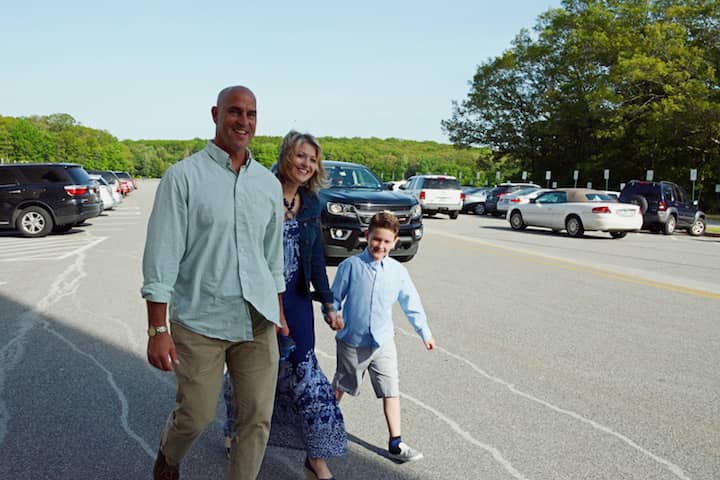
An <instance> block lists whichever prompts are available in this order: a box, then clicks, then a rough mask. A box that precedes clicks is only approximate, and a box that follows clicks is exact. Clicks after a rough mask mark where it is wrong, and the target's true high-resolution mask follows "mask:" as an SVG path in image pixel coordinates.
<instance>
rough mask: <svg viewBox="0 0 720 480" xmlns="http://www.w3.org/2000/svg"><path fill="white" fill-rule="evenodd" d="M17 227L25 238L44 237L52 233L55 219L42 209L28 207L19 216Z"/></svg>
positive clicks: (16, 222)
mask: <svg viewBox="0 0 720 480" xmlns="http://www.w3.org/2000/svg"><path fill="white" fill-rule="evenodd" d="M15 227H16V228H17V229H18V231H19V232H20V235H22V236H23V237H34V238H37V237H44V236H46V235H47V234H49V233H50V232H51V231H52V229H53V219H52V216H51V215H50V212H48V211H47V210H45V209H44V208H42V207H28V208H26V209H24V210H23V211H21V212H20V215H18V217H17V220H16V221H15Z"/></svg>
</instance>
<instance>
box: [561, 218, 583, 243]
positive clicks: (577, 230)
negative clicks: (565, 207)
mask: <svg viewBox="0 0 720 480" xmlns="http://www.w3.org/2000/svg"><path fill="white" fill-rule="evenodd" d="M565 230H567V233H568V235H569V236H571V237H573V238H576V237H582V236H583V234H584V233H585V228H584V227H583V224H582V221H580V219H579V218H578V217H576V216H575V215H572V216H570V217H568V218H567V220H565Z"/></svg>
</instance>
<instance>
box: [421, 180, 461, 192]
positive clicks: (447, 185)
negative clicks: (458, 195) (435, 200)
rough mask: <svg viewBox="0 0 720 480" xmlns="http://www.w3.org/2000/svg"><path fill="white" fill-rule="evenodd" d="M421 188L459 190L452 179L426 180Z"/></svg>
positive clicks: (458, 186) (456, 183)
mask: <svg viewBox="0 0 720 480" xmlns="http://www.w3.org/2000/svg"><path fill="white" fill-rule="evenodd" d="M423 188H427V189H430V190H460V185H459V184H458V182H457V180H456V179H454V178H426V179H425V184H424V185H423Z"/></svg>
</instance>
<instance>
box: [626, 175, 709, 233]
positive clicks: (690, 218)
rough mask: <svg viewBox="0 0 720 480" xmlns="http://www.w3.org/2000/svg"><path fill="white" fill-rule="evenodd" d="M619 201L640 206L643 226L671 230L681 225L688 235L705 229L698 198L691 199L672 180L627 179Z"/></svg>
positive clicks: (655, 229)
mask: <svg viewBox="0 0 720 480" xmlns="http://www.w3.org/2000/svg"><path fill="white" fill-rule="evenodd" d="M619 201H620V202H623V203H634V204H636V205H638V206H640V211H641V212H642V214H643V228H645V229H648V230H650V231H653V232H659V231H662V232H663V233H664V234H665V235H670V234H672V233H673V232H674V231H675V229H677V228H684V229H686V230H687V232H688V233H689V234H690V235H694V236H698V235H702V234H703V233H705V213H704V212H702V211H701V210H700V209H699V208H698V202H697V200H696V201H694V202H690V201H689V200H688V197H687V194H686V193H685V191H684V190H683V189H682V188H680V186H679V185H676V184H674V183H672V182H643V181H640V180H630V181H629V182H628V183H627V184H626V185H625V188H623V189H622V192H620V198H619Z"/></svg>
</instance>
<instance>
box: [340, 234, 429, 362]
mask: <svg viewBox="0 0 720 480" xmlns="http://www.w3.org/2000/svg"><path fill="white" fill-rule="evenodd" d="M332 291H333V296H334V300H335V302H334V303H335V308H336V309H338V310H342V316H343V319H344V321H345V328H343V329H342V330H340V331H339V332H338V333H337V335H336V337H335V338H337V339H338V340H340V341H342V342H343V343H345V344H347V345H350V346H351V347H370V348H377V347H381V346H382V345H383V344H385V343H386V342H387V341H388V340H391V339H392V338H393V336H394V334H395V330H394V325H393V320H392V307H393V305H394V304H395V302H400V307H401V308H402V310H403V312H405V316H407V319H408V321H409V322H410V325H412V326H413V328H414V329H415V331H416V332H417V333H418V335H420V338H422V339H423V340H428V339H430V338H431V337H432V333H431V332H430V327H429V326H428V323H427V317H426V316H425V310H424V309H423V306H422V303H421V301H420V295H418V292H417V290H416V289H415V285H414V284H413V282H412V280H411V279H410V275H409V274H408V271H407V269H406V268H405V267H404V266H403V265H401V264H400V262H398V261H397V260H395V259H393V258H390V257H386V258H384V259H383V260H381V261H375V260H374V259H373V257H372V255H370V252H369V251H368V249H367V248H366V249H365V251H364V252H362V253H360V254H358V255H354V256H352V257H350V258H347V259H345V260H343V261H342V262H341V263H340V265H339V266H338V270H337V273H336V274H335V280H334V281H333V286H332Z"/></svg>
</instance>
